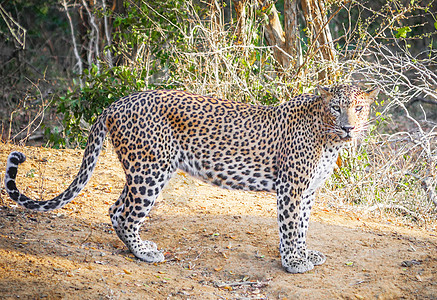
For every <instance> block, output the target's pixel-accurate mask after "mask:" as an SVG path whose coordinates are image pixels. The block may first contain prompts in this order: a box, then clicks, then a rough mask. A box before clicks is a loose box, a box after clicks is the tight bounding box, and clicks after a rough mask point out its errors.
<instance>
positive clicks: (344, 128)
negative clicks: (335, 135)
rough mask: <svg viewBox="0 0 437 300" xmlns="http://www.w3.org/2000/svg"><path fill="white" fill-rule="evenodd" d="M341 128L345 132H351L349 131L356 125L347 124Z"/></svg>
mask: <svg viewBox="0 0 437 300" xmlns="http://www.w3.org/2000/svg"><path fill="white" fill-rule="evenodd" d="M341 128H342V129H343V130H344V131H345V132H347V133H349V132H351V131H352V130H353V129H354V128H355V126H351V125H345V126H342V127H341Z"/></svg>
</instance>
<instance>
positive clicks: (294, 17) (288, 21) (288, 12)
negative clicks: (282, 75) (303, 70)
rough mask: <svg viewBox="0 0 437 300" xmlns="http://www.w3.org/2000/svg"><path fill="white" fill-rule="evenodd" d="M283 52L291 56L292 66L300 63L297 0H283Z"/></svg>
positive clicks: (300, 50)
mask: <svg viewBox="0 0 437 300" xmlns="http://www.w3.org/2000/svg"><path fill="white" fill-rule="evenodd" d="M284 29H285V52H287V53H288V54H290V55H291V57H292V58H293V63H294V68H298V67H299V66H301V65H302V49H301V47H300V35H299V23H298V11H297V0H285V2H284Z"/></svg>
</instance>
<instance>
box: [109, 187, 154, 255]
mask: <svg viewBox="0 0 437 300" xmlns="http://www.w3.org/2000/svg"><path fill="white" fill-rule="evenodd" d="M127 192H128V186H127V185H125V186H124V189H123V191H122V193H121V195H120V197H119V198H118V200H117V201H116V202H115V203H114V204H113V205H112V206H111V207H110V208H109V216H110V218H111V222H112V227H113V228H114V230H115V233H117V236H118V237H119V238H120V240H122V241H123V243H124V244H125V245H127V241H126V239H125V235H123V234H122V231H121V230H120V229H121V226H120V224H119V222H120V221H121V219H120V214H121V213H122V212H123V211H124V200H125V198H126V196H127ZM143 243H144V244H145V246H146V247H148V248H150V249H151V250H157V249H158V248H157V246H156V244H155V243H154V242H151V241H143Z"/></svg>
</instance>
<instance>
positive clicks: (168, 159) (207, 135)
mask: <svg viewBox="0 0 437 300" xmlns="http://www.w3.org/2000/svg"><path fill="white" fill-rule="evenodd" d="M317 89H318V91H319V93H318V94H316V93H314V94H305V93H303V94H299V95H297V96H295V97H292V98H290V99H288V101H283V102H282V103H280V104H278V105H276V106H273V105H270V106H269V105H260V104H253V103H252V104H250V103H244V102H238V101H233V100H226V99H217V98H213V97H208V96H201V95H196V94H192V93H189V92H186V91H178V90H150V91H142V92H136V93H133V94H131V95H128V96H124V97H122V98H120V99H118V100H117V101H115V102H113V103H112V104H111V105H110V106H108V107H107V108H106V109H105V110H103V112H102V113H101V114H100V115H99V116H98V117H97V120H96V122H95V123H94V124H93V126H92V127H91V129H90V133H89V136H88V140H87V143H86V146H85V150H84V154H83V159H82V163H81V166H80V169H79V171H78V173H77V175H76V177H75V178H74V180H73V181H72V183H71V184H70V185H69V186H68V188H66V189H65V191H63V192H62V193H61V194H59V195H58V196H56V197H54V198H53V199H50V200H33V199H31V198H29V197H27V196H26V195H24V194H23V193H21V192H20V190H19V189H18V188H17V185H16V176H17V170H18V165H19V164H21V163H23V162H24V161H25V160H26V157H25V155H24V154H23V153H21V152H18V151H14V152H11V153H10V155H9V156H8V159H7V164H6V172H5V177H4V181H5V188H6V191H7V193H8V194H9V197H10V198H11V199H12V200H14V201H15V202H17V203H18V204H19V205H21V206H24V207H25V208H27V209H30V210H34V211H43V212H47V211H52V210H55V209H59V208H61V207H63V206H65V205H66V204H67V203H69V202H71V201H72V200H73V199H74V198H75V197H76V196H78V195H79V193H80V192H81V190H82V189H83V188H84V187H85V185H86V184H87V182H88V181H89V179H90V177H91V175H92V173H93V170H94V168H95V166H96V163H97V159H98V156H99V154H100V152H101V151H102V148H103V145H104V139H105V137H106V135H107V133H109V138H110V140H111V142H112V145H113V148H114V149H115V152H116V155H117V157H118V159H119V161H120V163H121V165H122V166H123V170H124V173H125V177H126V182H125V185H124V188H123V190H122V192H121V195H120V196H119V198H118V199H117V200H116V201H115V203H114V204H113V205H112V206H111V207H110V208H109V216H110V219H111V222H112V226H113V228H114V231H115V233H116V234H117V235H118V237H119V238H120V239H121V241H123V243H124V244H125V245H126V246H127V248H128V249H129V251H130V252H131V253H132V254H133V255H134V256H135V257H137V258H138V259H139V260H141V261H145V262H148V263H159V262H164V261H165V256H164V254H163V251H164V250H162V249H161V250H159V249H158V247H157V245H156V244H155V243H154V242H153V241H148V240H142V239H141V237H140V227H141V226H142V224H143V222H144V221H145V219H146V217H147V216H148V215H149V212H150V211H151V209H152V207H153V205H154V204H155V202H156V200H157V197H158V195H159V194H160V192H161V191H162V189H163V188H164V186H165V185H166V183H167V182H168V181H169V180H170V179H171V177H172V175H173V174H174V173H175V172H176V171H177V170H178V169H180V170H182V171H184V172H186V173H188V174H190V175H192V176H194V177H196V178H199V179H201V180H203V181H205V182H208V183H211V184H212V185H215V186H219V187H222V188H227V189H236V190H245V191H265V192H272V193H276V202H277V203H276V206H277V223H278V228H279V229H278V231H279V254H280V258H281V263H282V266H283V267H284V269H285V270H286V271H287V272H289V273H304V272H307V271H309V270H312V269H313V268H314V266H317V265H321V264H323V263H324V262H325V261H326V256H325V255H324V254H323V253H322V252H320V251H317V250H310V249H307V247H306V236H307V231H308V226H309V218H310V212H311V208H312V206H313V204H314V202H315V197H316V191H317V190H318V188H319V187H320V186H321V185H322V184H323V183H324V182H325V180H326V179H327V178H328V177H329V176H330V175H331V173H332V172H333V169H334V166H335V164H336V161H337V158H338V156H339V153H340V151H341V149H343V148H344V147H346V146H347V145H349V144H350V143H351V141H353V140H358V139H361V138H362V137H363V136H364V135H365V133H366V131H367V129H368V127H369V115H370V106H371V103H372V102H373V101H374V99H375V98H376V97H377V96H378V92H379V89H378V88H375V89H372V90H370V91H363V90H362V88H360V87H359V86H358V85H354V84H338V85H332V86H327V87H320V86H318V87H317Z"/></svg>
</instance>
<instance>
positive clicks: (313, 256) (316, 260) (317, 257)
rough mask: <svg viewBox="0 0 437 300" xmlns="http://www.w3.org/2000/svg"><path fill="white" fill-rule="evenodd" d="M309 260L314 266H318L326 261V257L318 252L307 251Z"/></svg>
mask: <svg viewBox="0 0 437 300" xmlns="http://www.w3.org/2000/svg"><path fill="white" fill-rule="evenodd" d="M307 259H308V260H309V261H310V262H312V263H313V265H315V266H318V265H321V264H323V263H324V262H325V261H326V256H325V255H324V254H323V253H322V252H319V251H316V250H307Z"/></svg>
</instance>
